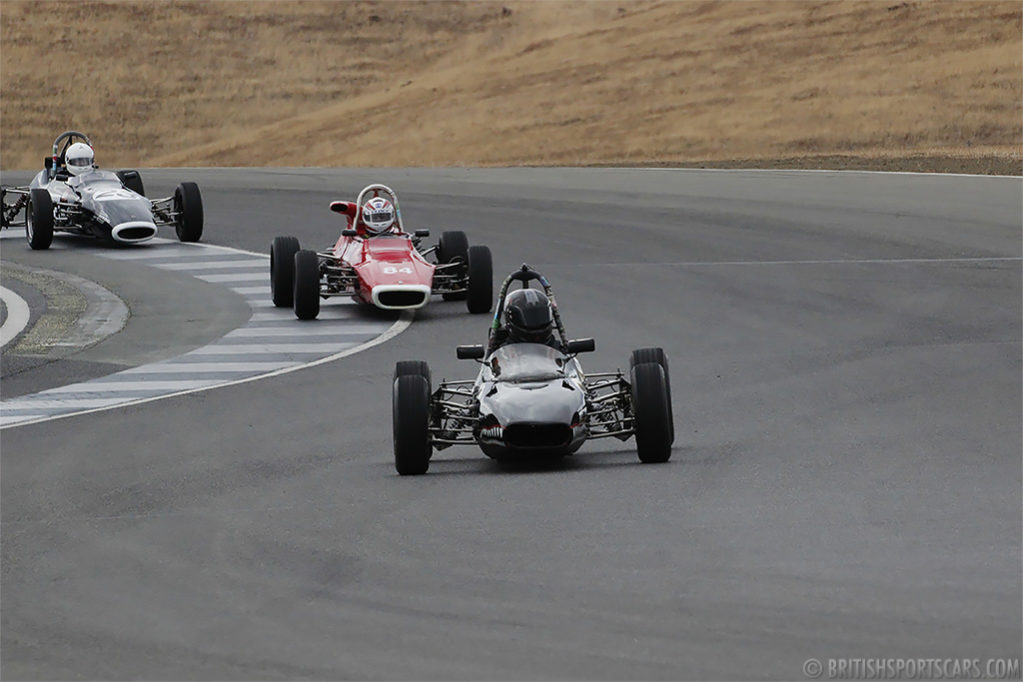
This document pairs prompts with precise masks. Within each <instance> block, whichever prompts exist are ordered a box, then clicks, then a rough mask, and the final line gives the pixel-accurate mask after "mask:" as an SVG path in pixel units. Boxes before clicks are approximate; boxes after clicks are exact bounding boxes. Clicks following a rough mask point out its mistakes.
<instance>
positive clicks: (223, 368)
mask: <svg viewBox="0 0 1023 682" xmlns="http://www.w3.org/2000/svg"><path fill="white" fill-rule="evenodd" d="M299 364H302V363H300V362H297V361H294V360H288V361H280V362H277V361H274V362H175V363H167V364H160V365H142V366H141V367H132V368H131V369H126V370H124V371H123V372H119V374H195V373H202V372H272V371H273V370H275V369H281V368H283V367H293V366H295V365H299Z"/></svg>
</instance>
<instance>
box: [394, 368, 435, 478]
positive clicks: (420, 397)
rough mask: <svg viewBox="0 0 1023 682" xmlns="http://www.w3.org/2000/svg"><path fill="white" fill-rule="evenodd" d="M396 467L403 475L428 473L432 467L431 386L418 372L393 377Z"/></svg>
mask: <svg viewBox="0 0 1023 682" xmlns="http://www.w3.org/2000/svg"><path fill="white" fill-rule="evenodd" d="M393 400H394V403H393V411H392V419H393V422H394V468H395V469H396V470H397V471H398V473H399V474H401V475H402V476H408V475H418V474H425V473H426V470H427V469H429V468H430V454H431V453H432V451H433V447H432V445H431V443H430V386H429V384H428V383H427V381H426V378H425V377H423V376H422V375H419V374H405V375H402V376H399V377H397V378H396V379H395V380H394V394H393Z"/></svg>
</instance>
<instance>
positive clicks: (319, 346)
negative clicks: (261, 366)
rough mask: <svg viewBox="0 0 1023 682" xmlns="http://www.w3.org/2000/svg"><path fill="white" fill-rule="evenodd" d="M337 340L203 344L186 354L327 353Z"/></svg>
mask: <svg viewBox="0 0 1023 682" xmlns="http://www.w3.org/2000/svg"><path fill="white" fill-rule="evenodd" d="M337 344H338V342H334V343H251V344H250V343H239V344H230V343H224V344H218V343H216V342H214V344H213V345H210V346H203V347H202V348H196V349H195V350H193V351H189V353H188V355H190V356H192V355H229V354H234V353H245V354H251V355H262V354H266V353H288V354H297V353H305V354H309V355H313V354H315V353H329V352H330V351H333V350H337Z"/></svg>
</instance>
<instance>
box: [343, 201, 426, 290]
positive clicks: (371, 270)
mask: <svg viewBox="0 0 1023 682" xmlns="http://www.w3.org/2000/svg"><path fill="white" fill-rule="evenodd" d="M330 210H332V211H334V212H335V213H340V214H341V215H343V216H345V217H346V219H347V224H346V228H347V229H354V230H356V232H357V233H358V235H357V236H344V235H342V236H341V237H340V238H339V239H338V240H337V243H335V244H334V246H333V248H332V249H331V253H332V254H333V256H334V257H335V258H336V259H338V261H340V262H341V263H343V264H345V265H349V266H351V267H352V269H354V270H355V273H356V275H357V276H358V278H359V286H358V289H357V291H356V293H355V294H354V296H353V298H355V299H356V300H358V301H361V302H363V303H367V304H369V305H374V306H377V307H379V308H385V309H403V308H419V307H422V306H424V305H426V303H427V302H428V301H429V299H430V293H431V291H432V287H433V273H434V269H435V266H434V265H433V264H432V263H429V262H427V261H426V260H425V259H424V258H423V257H422V256H421V255H419V252H418V251H417V250H416V248H415V245H414V244H413V243H412V236H411V235H409V234H407V233H405V232H402V231H401V228H400V227H399V226H398V225H399V224H400V223H399V224H396V225H395V226H394V227H392V228H391V230H389V231H388V232H384V233H382V234H378V235H375V236H370V234H369V233H368V232H367V230H366V227H365V225H363V224H362V221H361V220H359V221H358V223H356V224H355V225H353V224H352V223H353V221H354V220H355V216H356V215H357V212H358V204H356V203H355V202H351V201H335V202H333V203H332V204H331V205H330Z"/></svg>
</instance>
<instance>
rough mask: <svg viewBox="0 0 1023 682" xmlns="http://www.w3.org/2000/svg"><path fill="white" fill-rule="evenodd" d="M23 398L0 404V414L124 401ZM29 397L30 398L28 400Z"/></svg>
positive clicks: (77, 407) (106, 405)
mask: <svg viewBox="0 0 1023 682" xmlns="http://www.w3.org/2000/svg"><path fill="white" fill-rule="evenodd" d="M35 395H39V394H35ZM24 398H25V399H24V400H22V399H20V398H15V399H13V400H12V401H11V404H4V405H0V414H5V415H8V416H10V415H11V412H12V411H14V410H19V409H29V410H52V409H62V408H74V409H88V408H102V407H117V406H118V405H123V404H124V402H125V401H124V398H67V399H63V400H62V399H59V398H54V399H52V400H50V399H46V398H34V397H33V396H24ZM29 398H32V399H31V400H30V399H29ZM14 401H19V402H20V404H18V403H15V402H14Z"/></svg>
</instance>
